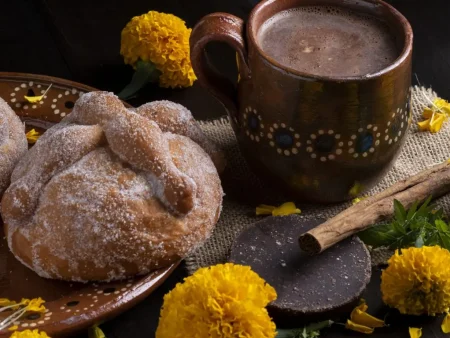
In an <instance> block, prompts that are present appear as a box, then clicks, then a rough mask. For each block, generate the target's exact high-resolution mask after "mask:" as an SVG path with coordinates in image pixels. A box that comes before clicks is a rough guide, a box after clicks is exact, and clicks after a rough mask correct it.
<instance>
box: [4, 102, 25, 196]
mask: <svg viewBox="0 0 450 338" xmlns="http://www.w3.org/2000/svg"><path fill="white" fill-rule="evenodd" d="M27 149H28V142H27V138H26V134H25V127H24V125H23V123H22V122H21V121H20V119H19V117H18V116H17V115H16V114H15V113H14V111H13V110H12V109H11V107H10V106H8V104H7V103H6V102H5V101H4V100H3V99H2V98H0V198H1V197H2V194H3V193H4V191H5V190H6V188H7V187H8V185H9V183H10V177H11V173H12V171H13V170H14V166H15V165H16V164H17V162H18V161H19V159H20V158H21V157H22V156H23V154H24V153H25V152H26V151H27Z"/></svg>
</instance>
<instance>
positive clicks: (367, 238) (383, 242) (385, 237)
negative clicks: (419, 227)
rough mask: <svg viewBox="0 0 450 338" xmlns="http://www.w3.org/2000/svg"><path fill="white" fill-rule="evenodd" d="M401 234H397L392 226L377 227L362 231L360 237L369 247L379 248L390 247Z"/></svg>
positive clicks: (381, 225)
mask: <svg viewBox="0 0 450 338" xmlns="http://www.w3.org/2000/svg"><path fill="white" fill-rule="evenodd" d="M399 235H401V233H397V232H396V231H395V230H394V229H393V227H392V224H380V225H375V226H373V227H371V228H369V229H367V230H364V231H361V232H360V233H359V234H358V236H359V238H360V239H361V240H362V241H363V242H364V243H365V244H367V245H370V246H373V247H375V248H378V247H380V246H389V245H391V244H392V243H393V242H394V241H395V240H397V238H398V236H399Z"/></svg>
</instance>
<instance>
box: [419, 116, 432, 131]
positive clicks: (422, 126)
mask: <svg viewBox="0 0 450 338" xmlns="http://www.w3.org/2000/svg"><path fill="white" fill-rule="evenodd" d="M430 121H431V118H429V119H427V120H425V121H421V122H417V126H418V127H419V130H420V131H427V130H428V129H429V128H430Z"/></svg>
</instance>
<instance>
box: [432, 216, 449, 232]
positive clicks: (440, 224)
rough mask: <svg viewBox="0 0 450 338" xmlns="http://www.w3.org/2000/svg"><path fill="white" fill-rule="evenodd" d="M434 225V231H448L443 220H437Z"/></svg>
mask: <svg viewBox="0 0 450 338" xmlns="http://www.w3.org/2000/svg"><path fill="white" fill-rule="evenodd" d="M434 224H435V225H436V229H438V230H439V231H443V232H445V231H448V225H447V223H445V222H444V221H443V220H441V219H437V220H435V221H434Z"/></svg>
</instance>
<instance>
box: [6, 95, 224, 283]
mask: <svg viewBox="0 0 450 338" xmlns="http://www.w3.org/2000/svg"><path fill="white" fill-rule="evenodd" d="M167 106H169V107H170V106H173V104H172V103H169V102H166V103H159V108H158V107H155V112H156V113H157V112H158V111H159V110H163V109H166V107H167ZM180 107H181V106H180ZM181 108H182V107H181ZM140 111H141V108H138V109H137V110H129V109H126V108H125V107H124V105H123V104H122V102H121V101H120V100H119V99H118V98H117V97H116V96H114V95H113V94H110V93H105V92H93V93H89V94H85V95H83V96H82V97H81V98H80V99H79V100H78V101H77V102H76V104H75V107H74V110H73V112H72V113H71V114H70V115H68V116H67V117H66V118H65V119H64V120H63V121H62V122H61V123H60V124H58V125H56V126H54V127H53V128H51V129H49V130H48V131H47V132H46V133H45V134H44V135H43V136H42V137H41V138H40V139H39V141H38V142H37V143H36V145H35V146H34V147H33V148H32V149H31V150H30V151H29V152H28V154H27V155H26V156H25V158H24V159H23V160H22V161H21V162H20V163H19V164H18V165H17V167H16V169H15V170H14V172H13V175H12V179H11V186H10V188H9V189H8V190H7V191H6V192H5V194H4V197H3V200H2V215H3V219H4V223H5V231H6V235H7V239H8V245H9V247H10V249H11V251H12V252H13V254H14V255H15V256H16V257H17V258H18V259H19V260H20V261H21V262H23V263H24V264H25V265H26V266H28V267H30V268H31V269H33V270H34V271H36V272H37V273H38V274H39V275H40V276H42V277H47V278H56V279H63V280H71V281H103V280H105V281H111V280H117V279H123V278H126V277H129V276H134V275H137V274H144V273H147V272H149V271H151V270H154V269H157V268H162V267H165V266H167V265H169V264H171V263H173V262H175V261H177V260H178V259H180V258H183V257H185V256H186V255H188V254H189V253H190V252H191V251H192V250H194V249H196V248H197V247H198V246H199V245H201V244H202V243H203V242H204V241H205V240H206V239H207V238H208V237H209V235H210V234H211V231H212V229H213V227H214V225H215V223H216V222H217V220H218V218H219V214H220V211H221V204H222V195H223V192H222V187H221V183H220V179H219V176H218V173H217V170H216V168H215V166H214V163H213V162H212V160H211V158H210V156H209V155H208V154H207V152H206V151H205V150H204V149H203V148H202V147H201V146H200V145H199V144H197V143H196V142H194V141H193V140H192V139H191V138H189V137H187V136H183V135H179V134H177V133H180V134H184V135H188V136H189V134H188V133H187V132H186V130H184V129H183V130H179V129H178V128H177V127H176V126H169V123H170V122H168V121H166V122H167V123H166V124H165V125H164V126H163V127H160V126H159V125H158V123H157V122H158V121H157V119H153V117H152V116H149V115H148V114H144V113H142V114H141V113H140ZM177 111H179V110H176V109H175V110H172V111H171V113H172V114H173V116H174V118H180V119H181V118H183V117H181V116H180V117H177ZM180 114H187V113H186V112H185V111H183V112H180ZM152 119H153V120H152ZM155 121H157V122H155ZM186 123H187V124H189V123H195V121H194V120H193V119H192V118H191V117H190V114H189V116H188V119H187V120H186ZM169 130H170V132H169ZM199 137H200V138H201V137H203V139H205V138H204V136H203V135H201V136H199ZM198 140H199V139H197V141H198ZM209 151H211V149H209Z"/></svg>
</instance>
